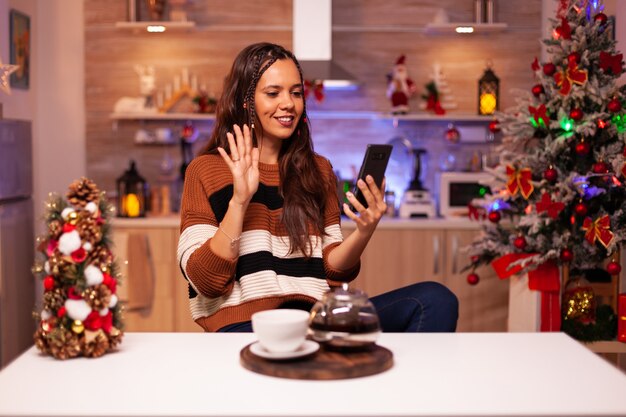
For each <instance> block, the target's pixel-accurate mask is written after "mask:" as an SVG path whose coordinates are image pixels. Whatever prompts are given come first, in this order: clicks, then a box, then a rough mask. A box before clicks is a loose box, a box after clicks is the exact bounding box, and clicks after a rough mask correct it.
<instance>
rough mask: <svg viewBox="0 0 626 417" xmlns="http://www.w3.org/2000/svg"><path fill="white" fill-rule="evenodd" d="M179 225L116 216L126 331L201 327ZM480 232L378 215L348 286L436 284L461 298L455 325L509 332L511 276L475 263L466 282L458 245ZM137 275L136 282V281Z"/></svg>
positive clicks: (374, 290) (468, 226)
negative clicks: (183, 266) (473, 279)
mask: <svg viewBox="0 0 626 417" xmlns="http://www.w3.org/2000/svg"><path fill="white" fill-rule="evenodd" d="M178 229H179V219H178V218H177V217H161V218H149V219H115V220H114V226H113V233H112V235H113V242H114V245H115V246H114V248H113V251H114V254H115V255H116V256H117V258H118V261H119V262H118V263H119V264H120V266H121V272H122V274H123V281H122V284H123V285H122V286H121V287H120V299H121V300H122V301H123V302H125V305H126V306H127V307H128V308H127V309H126V314H125V318H126V330H127V331H178V332H199V331H202V329H201V328H200V326H198V325H197V324H195V323H194V322H193V320H192V319H191V314H190V312H189V299H188V288H187V282H186V281H185V280H184V278H183V277H182V275H181V272H180V269H179V267H178V261H177V259H176V248H177V246H178V237H179V230H178ZM353 230H354V224H353V223H349V222H345V224H344V226H343V233H344V236H347V235H349V234H350V233H352V231H353ZM478 232H479V228H478V225H477V224H475V223H468V222H459V221H456V222H448V221H445V220H401V219H394V220H390V219H383V221H381V223H380V225H379V227H378V229H377V230H376V233H375V234H374V235H373V236H372V239H371V240H370V242H369V244H368V246H367V248H366V250H365V253H364V254H363V256H362V257H361V271H360V273H359V276H358V277H357V279H356V280H355V281H354V283H353V285H354V286H355V287H356V288H360V289H362V290H364V291H365V292H366V293H367V294H368V295H370V296H374V295H378V294H381V293H384V292H386V291H390V290H393V289H396V288H400V287H403V286H406V285H410V284H412V283H415V282H419V281H437V282H441V283H442V284H444V285H446V286H447V287H448V288H450V289H451V290H452V291H453V292H454V293H455V294H456V296H457V297H458V299H459V310H460V311H459V323H458V327H457V331H467V332H478V331H506V322H507V314H508V288H509V287H508V282H506V281H501V280H499V279H498V278H497V277H495V274H494V273H493V272H492V271H491V268H480V269H478V270H477V271H476V272H477V273H478V274H479V275H480V277H481V281H480V283H479V284H478V285H475V286H471V285H469V284H468V283H467V281H466V276H467V272H461V269H462V268H463V266H465V265H466V263H467V255H466V254H464V253H463V252H462V248H463V246H465V245H467V244H468V243H469V242H471V240H472V239H473V238H474V236H475V235H476V234H477V233H478ZM135 246H139V248H137V247H135ZM146 277H148V278H146ZM138 279H139V280H140V281H141V282H140V285H133V284H136V283H137V280H138ZM151 285H152V287H151ZM138 287H139V289H138ZM144 287H145V288H144ZM151 288H152V290H151ZM141 289H143V290H145V291H148V294H147V295H146V294H145V293H143V292H139V291H141ZM150 294H152V295H151V296H150ZM133 297H135V298H138V299H139V300H137V299H133ZM144 304H145V305H144Z"/></svg>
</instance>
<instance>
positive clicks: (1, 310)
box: [0, 120, 35, 368]
mask: <svg viewBox="0 0 626 417" xmlns="http://www.w3.org/2000/svg"><path fill="white" fill-rule="evenodd" d="M32 193H33V162H32V139H31V124H30V122H28V121H22V120H0V368H3V367H4V366H6V365H7V364H8V363H9V362H10V361H11V360H12V359H14V358H15V357H17V356H18V355H19V354H20V353H22V352H23V351H24V350H26V349H27V348H28V347H29V346H31V345H32V344H33V333H34V330H35V323H34V320H33V317H32V313H33V311H34V308H35V277H34V276H33V274H32V273H31V267H32V265H33V262H34V256H35V240H34V229H33V228H34V224H33V220H34V219H33V200H32Z"/></svg>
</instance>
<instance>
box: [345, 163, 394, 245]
mask: <svg viewBox="0 0 626 417" xmlns="http://www.w3.org/2000/svg"><path fill="white" fill-rule="evenodd" d="M356 186H357V187H358V188H359V190H361V193H362V195H363V197H365V201H366V202H367V207H365V206H364V205H363V204H361V202H359V200H358V199H357V198H356V196H355V195H354V194H353V193H352V192H347V193H346V197H347V198H348V201H349V202H350V204H352V207H353V208H354V211H356V212H357V213H358V215H357V214H356V213H355V212H354V211H353V210H352V209H351V208H350V206H349V205H348V204H346V203H344V204H343V212H344V214H345V215H346V216H348V217H349V218H350V219H352V220H354V222H355V223H356V227H357V229H358V230H359V231H361V232H364V233H373V232H374V230H375V229H376V226H377V225H378V222H379V221H380V218H381V217H382V216H383V214H384V213H385V212H386V211H387V204H386V203H385V180H384V179H383V183H382V185H381V187H380V188H378V186H376V182H375V181H374V178H373V177H372V176H371V175H367V176H366V177H365V181H363V180H362V179H359V180H358V181H357V183H356Z"/></svg>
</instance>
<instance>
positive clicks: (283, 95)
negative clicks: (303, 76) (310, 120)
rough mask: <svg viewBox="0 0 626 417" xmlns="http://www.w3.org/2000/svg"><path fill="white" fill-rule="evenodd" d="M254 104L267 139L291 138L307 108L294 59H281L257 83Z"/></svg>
mask: <svg viewBox="0 0 626 417" xmlns="http://www.w3.org/2000/svg"><path fill="white" fill-rule="evenodd" d="M254 106H255V112H256V116H257V118H258V120H259V123H261V126H262V129H263V138H262V140H263V141H265V140H269V141H272V142H276V141H282V140H285V139H288V138H289V137H291V135H292V134H293V132H294V131H295V130H296V126H297V125H298V122H299V120H300V117H301V116H302V112H303V111H304V92H303V86H302V82H301V80H300V73H299V72H298V67H296V64H295V63H294V62H293V61H292V60H291V59H279V60H277V61H276V62H274V63H273V64H272V65H271V66H270V67H269V68H268V69H267V70H266V71H265V72H264V73H263V75H262V76H261V78H260V79H259V81H258V83H257V86H256V91H255V94H254Z"/></svg>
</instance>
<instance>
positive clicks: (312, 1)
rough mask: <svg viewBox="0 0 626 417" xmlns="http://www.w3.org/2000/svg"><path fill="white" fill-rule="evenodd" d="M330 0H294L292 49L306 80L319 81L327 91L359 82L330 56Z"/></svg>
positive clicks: (349, 88)
mask: <svg viewBox="0 0 626 417" xmlns="http://www.w3.org/2000/svg"><path fill="white" fill-rule="evenodd" d="M332 32H333V27H332V0H293V52H294V54H295V55H296V57H297V58H298V61H300V65H301V66H302V72H303V76H304V78H305V79H306V80H322V81H323V83H324V88H326V89H329V90H346V89H347V90H353V89H356V88H357V87H358V85H359V83H358V82H357V80H356V79H355V78H354V76H353V75H352V74H350V73H349V72H348V71H346V70H344V69H343V68H341V67H340V66H339V65H337V64H336V63H335V62H333V59H332V36H333V33H332Z"/></svg>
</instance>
